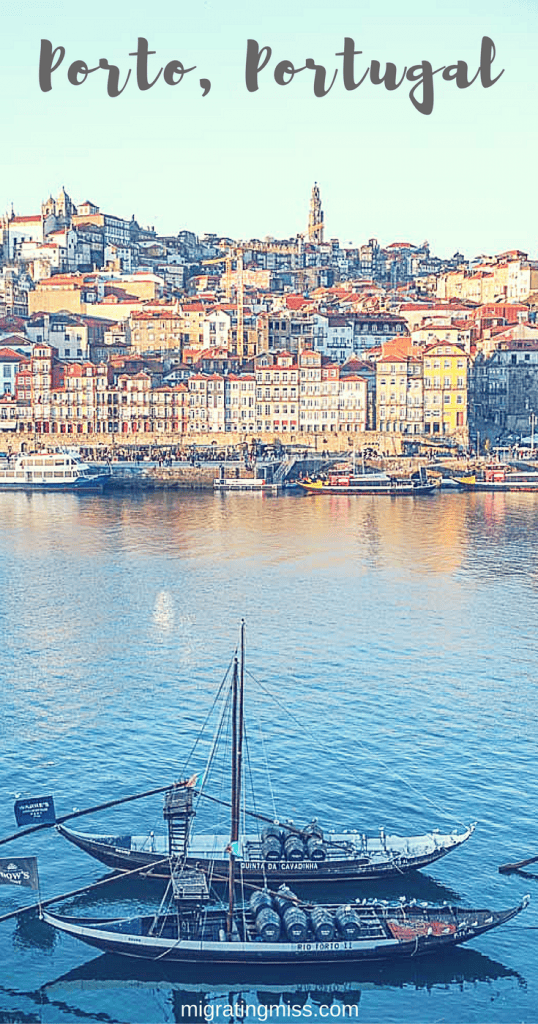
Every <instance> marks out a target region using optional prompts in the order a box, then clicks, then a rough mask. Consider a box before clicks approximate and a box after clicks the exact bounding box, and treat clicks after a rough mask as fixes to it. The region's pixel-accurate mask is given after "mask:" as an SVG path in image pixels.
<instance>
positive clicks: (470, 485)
mask: <svg viewBox="0 0 538 1024" xmlns="http://www.w3.org/2000/svg"><path fill="white" fill-rule="evenodd" d="M456 480H457V482H458V484H459V485H460V487H462V488H463V489H464V490H466V491H536V492H537V493H538V473H536V472H532V471H529V472H518V471H517V470H513V469H512V468H511V467H510V466H499V465H495V466H486V467H485V469H484V470H483V472H481V473H467V474H465V475H464V476H460V477H456Z"/></svg>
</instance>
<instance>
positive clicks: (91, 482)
mask: <svg viewBox="0 0 538 1024" xmlns="http://www.w3.org/2000/svg"><path fill="white" fill-rule="evenodd" d="M2 462H3V463H4V465H0V490H9V491H12V490H15V491H102V490H103V487H104V485H105V484H106V483H107V481H108V480H109V479H110V476H111V473H110V470H109V469H108V470H106V471H103V470H99V472H96V471H95V470H93V469H92V468H91V467H90V466H89V465H88V463H87V462H84V461H83V460H82V458H81V456H80V454H79V453H78V452H77V451H76V450H75V449H70V448H44V449H42V450H41V451H35V452H21V453H20V454H19V455H12V456H10V457H8V458H7V459H3V460H2Z"/></svg>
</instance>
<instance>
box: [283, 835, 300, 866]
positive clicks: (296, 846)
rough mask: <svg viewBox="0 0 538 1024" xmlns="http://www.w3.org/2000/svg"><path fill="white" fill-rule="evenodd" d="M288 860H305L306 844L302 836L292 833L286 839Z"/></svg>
mask: <svg viewBox="0 0 538 1024" xmlns="http://www.w3.org/2000/svg"><path fill="white" fill-rule="evenodd" d="M284 855H285V857H286V860H304V843H303V840H302V839H301V837H300V836H296V835H293V833H290V834H289V835H287V836H286V838H285V839H284Z"/></svg>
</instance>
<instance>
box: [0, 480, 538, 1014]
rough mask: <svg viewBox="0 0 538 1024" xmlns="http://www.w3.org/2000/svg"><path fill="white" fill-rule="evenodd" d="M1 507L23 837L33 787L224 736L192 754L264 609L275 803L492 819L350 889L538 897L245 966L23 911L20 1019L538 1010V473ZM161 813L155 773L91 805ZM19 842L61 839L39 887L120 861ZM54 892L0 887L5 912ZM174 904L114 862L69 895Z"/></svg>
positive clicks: (114, 772) (379, 814)
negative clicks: (310, 971) (487, 486)
mask: <svg viewBox="0 0 538 1024" xmlns="http://www.w3.org/2000/svg"><path fill="white" fill-rule="evenodd" d="M0 523H1V524H2V526H1V531H0V578H1V580H2V601H1V605H0V615H1V621H2V637H3V644H2V689H3V714H2V720H1V721H2V749H3V758H2V763H1V767H0V773H1V782H2V792H3V794H4V799H3V801H2V808H1V811H0V837H3V836H7V835H9V834H11V833H13V832H14V831H15V821H14V817H13V803H14V801H15V799H17V798H18V797H21V796H22V797H27V796H42V795H46V794H47V795H48V794H52V795H53V796H54V800H55V805H56V811H57V813H58V814H68V813H70V812H71V811H72V810H74V809H75V808H79V809H81V808H85V807H89V806H92V805H95V804H99V803H101V802H104V801H106V800H108V799H113V798H115V797H120V796H124V795H128V794H130V793H134V792H142V791H144V790H147V789H150V788H152V787H157V786H159V785H163V784H165V783H167V782H169V781H170V782H172V781H173V780H174V779H176V778H179V777H182V776H183V774H184V772H185V771H186V770H187V769H189V773H190V771H192V770H194V769H195V768H201V767H202V757H201V755H202V753H203V749H202V748H197V750H196V751H195V755H194V760H193V761H192V762H191V763H190V764H189V765H187V764H186V758H187V755H188V752H189V751H190V750H191V748H192V746H193V743H194V741H195V738H196V736H197V733H198V730H199V728H200V725H201V723H202V721H203V720H204V718H205V717H206V715H207V713H208V711H209V708H210V706H211V703H212V701H213V699H214V697H215V694H216V692H217V689H218V686H219V684H220V682H221V679H222V677H223V675H224V673H225V671H226V668H227V666H228V665H229V662H230V658H231V656H232V654H233V650H234V647H235V645H236V643H237V639H238V635H239V624H240V620H241V619H242V618H244V619H245V621H246V637H247V641H246V642H247V661H248V670H249V671H248V674H247V700H248V701H250V702H251V705H252V715H253V721H254V720H255V724H254V728H253V731H252V735H251V737H250V745H249V755H250V757H251V759H252V764H253V772H254V777H255V778H256V777H257V776H259V778H260V780H261V778H262V775H263V779H264V782H263V786H262V789H263V787H265V789H264V790H263V794H264V797H265V798H266V799H267V801H268V803H269V804H270V805H271V806H269V807H268V808H267V809H268V810H269V812H270V813H273V809H274V810H276V812H277V813H278V814H279V815H281V816H282V817H290V818H293V820H294V821H295V822H296V823H303V822H306V821H310V820H311V818H312V817H314V816H315V817H317V818H318V819H319V821H320V823H321V824H322V825H324V824H325V825H326V826H327V827H329V828H330V827H333V828H334V827H342V828H350V829H351V828H359V829H360V830H361V831H365V832H367V833H370V834H372V833H377V832H378V830H379V828H380V827H381V826H382V827H384V828H385V830H386V831H387V832H399V833H400V834H418V833H422V832H427V831H429V830H430V829H432V828H435V827H438V828H440V829H441V831H446V830H451V829H452V828H461V826H463V825H466V824H469V823H470V822H472V821H476V822H477V827H476V832H475V834H474V835H473V836H472V838H471V839H470V840H469V841H468V842H467V843H466V844H465V845H464V846H463V847H462V848H461V849H459V850H458V851H456V852H454V853H452V854H450V855H449V856H448V857H446V858H444V859H443V860H441V861H439V862H437V863H436V864H435V865H433V866H432V867H431V868H430V869H429V870H428V871H423V872H422V873H421V874H415V875H413V876H406V877H402V878H401V879H397V880H396V881H395V882H393V883H384V884H383V885H381V886H379V885H378V886H377V888H376V887H375V886H370V888H369V889H368V888H367V887H366V886H364V885H363V886H362V887H360V886H357V887H356V892H355V891H354V892H353V893H351V894H350V897H352V896H361V897H362V896H365V895H371V896H380V897H383V898H389V897H393V896H394V897H396V898H397V897H398V896H400V895H403V894H406V895H408V896H409V897H417V898H419V899H432V900H440V901H441V902H442V901H443V900H448V901H450V902H458V903H461V904H462V905H468V906H475V907H491V908H493V909H495V908H501V907H507V906H511V905H513V904H515V903H518V902H519V901H520V899H521V898H522V896H523V895H524V893H526V892H530V893H531V897H532V898H531V903H530V905H529V907H528V908H527V909H526V910H525V911H524V913H522V914H521V915H520V916H519V917H518V918H516V919H515V920H514V921H512V922H509V923H508V924H507V925H505V926H504V927H502V928H499V929H496V930H494V931H493V932H490V933H488V934H487V935H485V936H483V937H482V938H480V939H477V940H475V941H474V943H473V944H472V945H471V946H469V947H463V948H461V949H460V950H456V951H454V952H453V954H452V955H450V956H446V957H445V958H444V959H443V960H442V961H439V960H432V961H424V962H423V961H414V962H412V963H410V964H408V965H403V966H399V967H398V968H394V967H390V966H385V967H379V968H368V969H366V968H364V969H355V970H351V971H348V973H347V976H344V977H342V976H339V975H338V974H337V973H336V972H332V973H331V972H329V974H328V975H327V974H322V973H320V972H319V971H316V972H314V973H315V976H314V977H304V976H300V975H299V974H298V975H297V976H296V977H292V978H291V980H290V979H289V978H287V979H286V980H279V979H278V978H271V979H269V980H267V979H263V981H260V982H259V983H258V982H257V981H256V980H252V982H249V983H244V984H243V985H242V986H240V987H239V986H237V985H232V984H231V983H228V982H227V980H226V978H224V980H222V979H212V978H207V977H198V978H196V977H193V976H191V977H188V976H187V975H186V974H185V973H182V974H179V975H178V972H177V971H176V974H175V975H174V974H173V973H171V974H170V973H167V971H166V969H165V968H162V967H161V968H160V969H159V970H156V969H155V968H150V967H148V966H147V965H145V964H143V963H139V962H136V961H132V962H131V961H122V960H120V961H119V962H118V960H117V959H115V958H111V957H105V956H98V955H97V951H92V950H91V949H90V948H89V947H87V946H85V945H83V944H81V943H77V942H76V941H75V940H74V939H70V938H68V937H66V936H60V935H58V934H55V933H52V932H51V931H50V930H49V928H48V927H47V926H46V925H44V924H42V923H41V922H39V920H37V919H36V918H35V917H28V916H25V917H22V918H20V919H19V920H18V921H13V920H10V921H6V922H4V923H2V924H1V925H0V927H1V928H2V949H3V954H2V959H3V963H2V965H1V966H0V1022H13V1021H17V1022H19V1021H21V1022H26V1021H32V1022H33V1021H40V1022H47V1024H64V1022H71V1021H88V1022H98V1021H99V1022H103V1021H104V1022H107V1024H108V1022H122V1024H135V1022H140V1024H161V1022H165V1021H166V1022H167V1021H172V1022H175V1021H183V1020H191V1021H192V1020H193V1019H199V1020H217V1019H220V1020H228V1019H230V1015H231V1014H232V1013H233V1016H234V1017H235V1020H239V1019H241V1013H243V1016H245V1015H247V1016H248V1019H250V1020H256V1021H257V1020H266V1019H267V1020H269V1019H271V1020H274V1019H279V1020H283V1019H284V1020H287V1019H289V1020H292V1019H295V1020H305V1019H306V1020H324V1019H333V1020H334V1019H346V1020H347V1019H351V1020H352V1019H359V1020H361V1021H366V1022H378V1021H379V1022H384V1024H385V1022H393V1021H394V1022H398V1024H407V1022H409V1024H434V1022H439V1021H443V1022H448V1024H471V1022H473V1024H474V1022H483V1021H486V1020H487V1021H488V1024H490V1022H502V1024H512V1022H516V1021H517V1022H520V1021H524V1022H527V1024H531V1022H536V1021H538V882H537V881H535V880H533V879H524V878H522V877H521V876H519V875H501V874H499V873H498V867H499V865H500V864H503V863H505V862H513V861H517V860H520V859H522V858H523V857H525V856H530V855H531V854H538V834H537V827H536V822H537V820H538V782H537V775H536V770H535V769H536V721H537V713H536V712H537V700H538V697H537V694H538V689H537V685H536V682H537V669H538V657H537V647H538V641H537V636H536V622H537V621H538V567H537V563H536V536H537V526H538V500H537V498H536V497H535V496H534V495H532V494H521V495H518V494H495V495H492V494H488V493H482V494H454V493H439V494H436V495H433V496H430V497H423V498H398V499H390V498H386V497H372V496H354V497H349V496H348V497H346V496H343V495H340V496H334V497H329V496H319V497H318V496H314V497H308V496H304V495H299V496H285V497H278V498H276V497H275V498H272V497H269V496H262V495H245V494H238V495H233V494H225V495H217V496H214V495H212V494H206V493H198V494H196V493H194V494H193V493H191V492H189V493H188V494H183V493H181V492H177V491H174V492H154V493H151V494H144V495H140V496H137V495H136V494H129V495H117V494H110V495H102V496H101V495H84V496H80V495H69V494H61V495H55V494H35V493H34V494H22V493H21V494H6V493H1V494H0ZM266 762H267V763H268V764H269V766H270V768H271V784H270V786H269V784H268V783H266V782H265V770H264V766H265V763H266ZM260 785H261V781H260ZM273 800H274V808H273V807H272V801H273ZM197 821H198V819H197ZM163 824H164V823H163V822H162V802H161V799H160V797H153V798H149V799H146V800H143V801H140V802H135V803H130V804H126V805H121V806H119V807H116V808H114V809H112V810H109V811H103V812H101V813H99V814H96V815H94V816H92V817H88V818H83V819H79V820H78V821H77V822H75V823H74V827H77V828H80V829H81V830H84V829H86V830H88V831H90V830H95V831H103V832H107V831H110V832H113V833H114V832H115V833H117V834H121V833H130V832H131V831H132V832H137V831H138V832H142V831H145V830H146V829H147V828H153V829H155V831H162V829H163ZM199 824H200V827H204V813H203V812H202V815H201V820H200V823H199ZM17 854H18V855H20V856H22V855H35V856H37V857H38V863H39V873H40V880H41V892H42V896H43V898H47V897H51V896H54V895H56V894H59V893H62V892H66V891H69V890H71V889H75V888H77V887H79V886H83V885H85V884H87V883H89V882H93V881H96V880H97V879H99V878H101V877H102V876H103V874H104V872H105V869H104V868H103V867H102V866H101V865H99V864H98V863H97V862H95V861H93V860H91V859H89V858H88V857H86V856H85V855H84V854H83V853H82V852H80V851H78V850H76V849H75V848H74V847H72V846H71V845H70V844H68V843H67V842H66V841H65V840H64V839H62V837H61V836H59V835H58V834H57V833H56V832H55V831H53V830H45V831H43V832H37V833H35V834H33V835H30V836H28V837H27V838H20V839H17V840H15V841H13V842H12V843H10V844H9V845H5V846H3V847H2V848H0V855H1V856H4V857H9V856H11V855H13V856H15V855H17ZM529 870H533V869H532V868H530V869H529ZM537 873H538V868H537ZM33 895H34V894H33V893H32V892H31V891H30V890H26V889H25V890H19V889H16V888H14V887H11V886H7V885H3V886H1V887H0V914H2V913H7V912H8V911H10V910H11V909H14V908H16V907H18V906H20V905H22V904H25V905H27V904H29V903H31V902H32V900H33ZM157 903H158V896H156V894H155V892H154V890H153V889H151V887H149V889H148V883H143V882H140V883H137V884H136V885H134V884H133V885H132V886H131V887H128V886H127V883H123V887H122V886H121V885H120V884H119V883H114V885H113V886H112V887H109V888H107V887H105V889H98V890H95V891H94V892H92V893H91V894H88V895H87V896H85V897H81V898H78V899H77V900H75V901H74V902H72V903H70V904H69V910H68V909H67V907H65V911H66V912H70V909H71V907H72V908H73V912H74V913H76V912H78V913H83V912H84V910H88V913H90V914H95V915H99V914H102V915H104V914H109V913H114V912H115V911H116V910H118V909H119V911H120V912H122V913H123V912H124V911H126V910H134V911H135V912H136V911H138V910H139V909H141V908H144V907H147V906H153V905H157ZM240 1000H244V1002H243V1003H242V1002H241V1001H240ZM189 1007H190V1009H189ZM245 1007H247V1011H246V1012H245Z"/></svg>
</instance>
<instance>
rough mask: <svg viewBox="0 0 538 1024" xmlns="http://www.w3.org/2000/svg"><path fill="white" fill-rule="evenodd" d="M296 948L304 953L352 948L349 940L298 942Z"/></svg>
mask: <svg viewBox="0 0 538 1024" xmlns="http://www.w3.org/2000/svg"><path fill="white" fill-rule="evenodd" d="M297 949H300V950H301V952H306V953H317V952H318V951H319V950H326V949H353V943H351V942H298V943H297Z"/></svg>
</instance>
